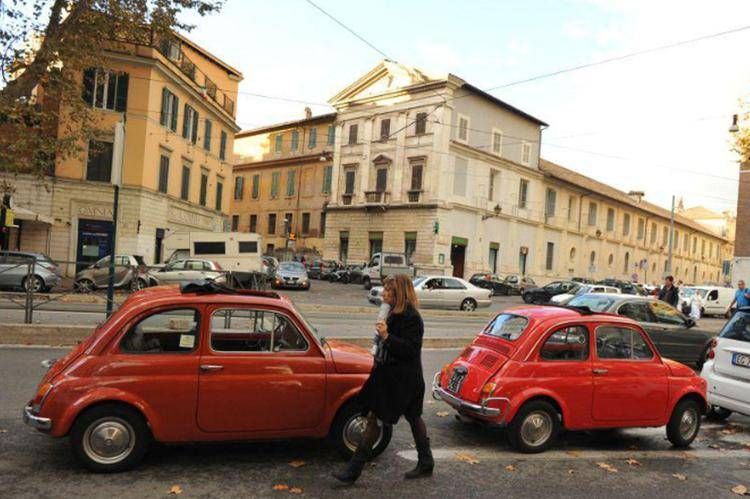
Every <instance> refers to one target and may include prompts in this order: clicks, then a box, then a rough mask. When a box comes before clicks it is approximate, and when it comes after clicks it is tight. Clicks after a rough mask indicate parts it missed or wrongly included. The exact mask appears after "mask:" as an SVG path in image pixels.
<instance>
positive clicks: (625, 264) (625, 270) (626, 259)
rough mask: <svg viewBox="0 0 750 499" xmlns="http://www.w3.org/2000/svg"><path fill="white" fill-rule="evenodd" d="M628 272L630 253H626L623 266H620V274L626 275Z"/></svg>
mask: <svg viewBox="0 0 750 499" xmlns="http://www.w3.org/2000/svg"><path fill="white" fill-rule="evenodd" d="M629 270H630V252H628V251H626V252H625V262H624V265H623V266H622V272H623V273H624V274H627V273H628V271H629Z"/></svg>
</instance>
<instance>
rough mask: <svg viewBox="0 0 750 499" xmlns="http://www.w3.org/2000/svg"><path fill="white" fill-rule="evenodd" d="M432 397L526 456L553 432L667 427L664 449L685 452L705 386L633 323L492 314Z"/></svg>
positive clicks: (561, 312) (584, 313) (560, 311)
mask: <svg viewBox="0 0 750 499" xmlns="http://www.w3.org/2000/svg"><path fill="white" fill-rule="evenodd" d="M433 396H434V397H436V398H438V399H442V400H443V401H445V402H447V403H448V404H449V405H451V406H452V407H454V408H455V409H456V410H457V411H458V412H459V413H460V414H462V415H464V416H466V417H469V418H473V419H475V420H480V421H482V422H486V423H489V424H494V425H500V426H506V427H507V433H508V438H509V440H510V443H511V445H512V446H513V447H514V448H515V449H517V450H519V451H521V452H528V453H532V452H541V451H543V450H545V449H547V448H548V447H549V446H550V445H552V444H553V442H554V440H555V437H556V436H557V434H558V433H559V431H560V430H561V428H565V429H567V430H588V429H605V428H624V427H645V426H652V427H657V426H662V425H667V437H668V438H669V440H670V442H672V444H673V445H675V446H677V447H686V446H688V445H690V443H691V442H692V441H693V439H694V438H695V436H696V435H697V434H698V431H699V429H700V421H701V415H702V414H703V413H704V412H705V410H706V383H705V381H704V380H702V379H701V378H700V377H699V376H698V375H696V374H695V373H694V372H693V371H692V370H691V369H690V368H688V367H687V366H684V365H682V364H679V363H677V362H674V361H671V360H668V359H663V358H661V357H660V356H659V354H658V352H657V350H656V349H655V348H654V345H653V343H652V342H651V340H650V338H649V337H648V335H647V334H646V333H645V332H644V331H643V329H642V328H641V327H640V326H639V325H638V324H637V323H636V322H634V321H632V320H630V319H627V318H624V317H620V316H616V315H610V314H593V313H591V312H590V311H588V310H586V309H579V310H576V309H572V308H567V307H559V306H528V307H521V308H514V309H510V310H507V311H505V312H503V313H501V314H499V315H497V316H496V317H495V318H494V319H493V320H492V321H490V322H489V324H487V326H486V327H485V328H484V329H483V330H482V331H481V332H480V333H479V335H477V337H476V338H475V339H474V341H473V342H472V343H471V344H470V345H469V346H468V347H467V348H466V349H465V350H464V351H463V352H462V353H461V354H460V355H459V356H458V358H456V359H455V360H454V361H453V362H452V363H450V364H448V365H446V366H445V367H444V368H443V369H442V371H441V372H439V373H437V374H436V375H435V378H434V381H433Z"/></svg>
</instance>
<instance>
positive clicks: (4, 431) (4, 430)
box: [0, 428, 8, 433]
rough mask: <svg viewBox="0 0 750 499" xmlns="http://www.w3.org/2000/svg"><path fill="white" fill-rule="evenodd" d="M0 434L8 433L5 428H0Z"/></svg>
mask: <svg viewBox="0 0 750 499" xmlns="http://www.w3.org/2000/svg"><path fill="white" fill-rule="evenodd" d="M0 433H8V430H6V429H5V428H0Z"/></svg>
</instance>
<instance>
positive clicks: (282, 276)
mask: <svg viewBox="0 0 750 499" xmlns="http://www.w3.org/2000/svg"><path fill="white" fill-rule="evenodd" d="M271 286H272V287H273V288H294V289H310V279H309V278H308V276H307V269H306V268H305V266H304V265H303V264H302V263H300V262H281V263H280V264H279V266H278V267H277V268H276V272H275V273H274V276H273V279H272V280H271Z"/></svg>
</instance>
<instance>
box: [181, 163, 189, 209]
mask: <svg viewBox="0 0 750 499" xmlns="http://www.w3.org/2000/svg"><path fill="white" fill-rule="evenodd" d="M188 197H190V167H189V166H185V165H183V166H182V181H181V182H180V198H182V199H183V200H185V201H187V200H188Z"/></svg>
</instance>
